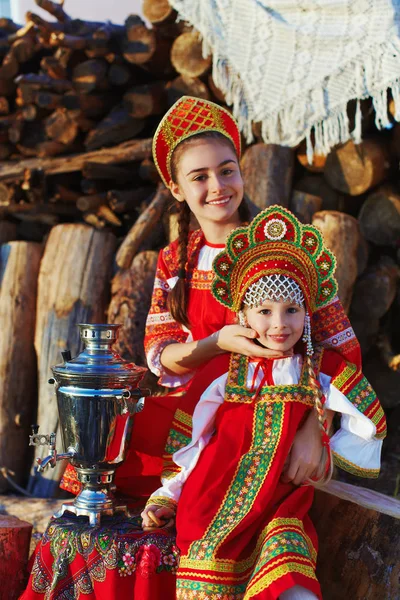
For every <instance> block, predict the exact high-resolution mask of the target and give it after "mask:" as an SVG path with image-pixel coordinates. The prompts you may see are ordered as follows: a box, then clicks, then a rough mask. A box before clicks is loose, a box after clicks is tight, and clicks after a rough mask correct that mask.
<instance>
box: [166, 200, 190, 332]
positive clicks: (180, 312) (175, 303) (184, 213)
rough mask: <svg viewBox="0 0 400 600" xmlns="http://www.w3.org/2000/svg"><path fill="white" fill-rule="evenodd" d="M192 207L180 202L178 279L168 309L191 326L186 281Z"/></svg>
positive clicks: (176, 317) (181, 321)
mask: <svg viewBox="0 0 400 600" xmlns="http://www.w3.org/2000/svg"><path fill="white" fill-rule="evenodd" d="M190 214H191V213H190V208H189V206H188V204H187V203H186V202H179V213H178V281H177V282H176V285H175V287H174V288H173V289H172V291H171V293H170V294H169V295H168V310H169V312H170V313H171V315H172V316H173V318H174V319H175V321H178V322H179V323H181V324H182V325H185V326H186V327H189V320H188V317H187V314H186V308H187V296H188V285H187V281H186V262H187V247H188V241H189V225H190Z"/></svg>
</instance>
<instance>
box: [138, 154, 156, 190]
mask: <svg viewBox="0 0 400 600" xmlns="http://www.w3.org/2000/svg"><path fill="white" fill-rule="evenodd" d="M139 177H140V179H142V181H149V182H150V183H155V184H157V183H160V175H159V174H158V171H157V167H156V165H155V164H154V162H153V161H152V160H151V158H145V159H144V160H142V162H141V163H140V167H139Z"/></svg>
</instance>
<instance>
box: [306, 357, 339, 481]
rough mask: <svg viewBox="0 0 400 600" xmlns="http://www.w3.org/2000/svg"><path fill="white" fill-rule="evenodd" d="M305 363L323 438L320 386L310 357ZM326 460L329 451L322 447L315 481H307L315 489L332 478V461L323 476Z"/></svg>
mask: <svg viewBox="0 0 400 600" xmlns="http://www.w3.org/2000/svg"><path fill="white" fill-rule="evenodd" d="M305 363H306V369H307V375H308V385H309V386H310V387H311V388H312V390H313V392H314V408H315V411H316V413H317V417H318V423H319V427H320V429H321V435H322V436H324V437H325V435H326V433H327V432H326V429H325V422H326V413H325V407H324V404H323V402H322V390H321V386H320V383H319V381H318V379H317V377H316V375H315V371H314V367H313V361H312V357H311V356H306V358H305ZM328 458H330V457H329V449H328V448H327V447H326V446H325V445H324V446H323V450H322V455H321V460H320V464H319V467H318V471H317V476H316V481H315V480H313V479H310V480H309V481H308V483H311V484H312V485H314V486H315V487H320V486H322V485H325V484H326V483H328V481H329V480H330V479H331V477H332V470H333V464H332V460H331V459H330V469H329V471H328V472H327V473H326V474H325V466H326V463H327V460H328Z"/></svg>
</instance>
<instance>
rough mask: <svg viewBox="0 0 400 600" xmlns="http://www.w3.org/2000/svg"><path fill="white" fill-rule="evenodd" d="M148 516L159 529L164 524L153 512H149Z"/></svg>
mask: <svg viewBox="0 0 400 600" xmlns="http://www.w3.org/2000/svg"><path fill="white" fill-rule="evenodd" d="M147 515H148V517H149V518H150V520H151V521H153V523H154V524H155V525H156V526H157V527H160V525H162V524H163V521H162V520H161V519H159V518H158V517H157V516H156V515H155V513H154V512H153V511H152V510H149V512H148V513H147Z"/></svg>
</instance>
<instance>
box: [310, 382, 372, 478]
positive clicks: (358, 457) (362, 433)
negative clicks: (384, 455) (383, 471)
mask: <svg viewBox="0 0 400 600" xmlns="http://www.w3.org/2000/svg"><path fill="white" fill-rule="evenodd" d="M319 380H320V383H321V388H322V391H323V393H324V395H325V397H326V404H325V407H326V408H327V409H329V410H333V411H335V412H339V413H341V420H340V429H339V430H338V431H337V432H336V433H335V434H334V435H333V436H332V438H331V441H330V446H331V450H332V454H333V459H334V463H335V464H336V465H337V466H338V467H340V468H342V469H344V470H345V471H349V472H350V473H352V474H353V475H359V476H361V477H378V475H379V469H380V462H381V461H380V457H381V450H382V440H380V439H377V438H376V437H375V434H376V427H375V425H374V423H373V422H372V421H371V420H370V419H368V417H366V416H365V415H363V414H362V413H361V412H360V411H359V410H357V408H356V407H355V406H354V405H353V404H352V403H351V402H350V400H348V399H347V398H346V396H345V395H344V394H342V393H341V392H340V391H339V390H338V389H337V388H335V387H334V386H333V385H331V383H330V380H331V378H330V377H329V376H328V375H324V374H323V373H321V374H320V376H319Z"/></svg>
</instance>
